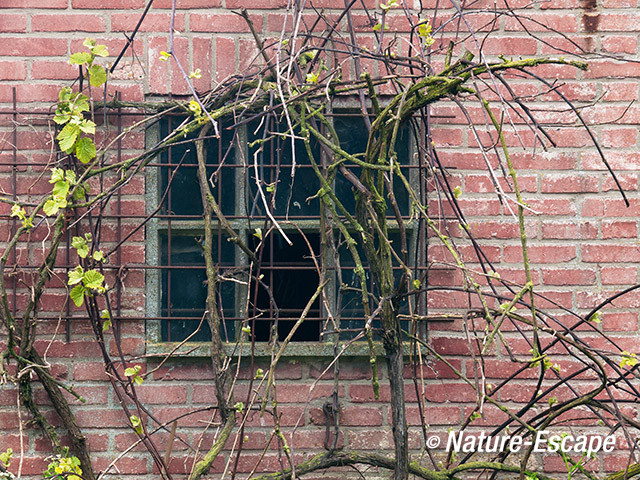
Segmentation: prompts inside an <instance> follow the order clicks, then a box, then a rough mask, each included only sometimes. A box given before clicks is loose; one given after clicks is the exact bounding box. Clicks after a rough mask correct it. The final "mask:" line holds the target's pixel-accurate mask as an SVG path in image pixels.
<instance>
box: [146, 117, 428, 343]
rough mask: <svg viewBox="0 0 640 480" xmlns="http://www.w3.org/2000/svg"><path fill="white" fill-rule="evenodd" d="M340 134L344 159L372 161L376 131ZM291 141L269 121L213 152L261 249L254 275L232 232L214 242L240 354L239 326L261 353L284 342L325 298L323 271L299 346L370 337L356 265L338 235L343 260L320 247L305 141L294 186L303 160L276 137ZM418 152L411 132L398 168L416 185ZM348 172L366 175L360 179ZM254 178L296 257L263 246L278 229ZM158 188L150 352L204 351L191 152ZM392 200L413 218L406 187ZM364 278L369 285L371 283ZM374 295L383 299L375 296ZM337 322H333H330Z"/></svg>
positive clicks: (419, 255) (170, 160) (276, 245)
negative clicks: (168, 348)
mask: <svg viewBox="0 0 640 480" xmlns="http://www.w3.org/2000/svg"><path fill="white" fill-rule="evenodd" d="M180 121H181V119H180V118H170V119H167V120H165V121H163V123H161V124H160V125H159V128H158V130H157V133H156V136H157V138H164V137H165V136H166V135H167V134H168V133H169V132H170V131H171V130H172V129H173V128H175V127H176V126H177V125H179V122H180ZM332 122H333V126H334V128H335V129H336V131H337V133H338V135H339V137H340V139H341V146H342V148H344V149H345V150H346V151H348V152H350V153H358V152H362V151H364V149H365V148H366V138H367V130H366V127H365V124H364V121H363V119H362V117H359V116H355V115H346V114H343V115H340V114H336V115H333V116H332ZM284 131H285V130H284V126H283V123H282V122H278V121H276V119H274V118H270V119H267V120H265V119H260V120H256V121H253V122H248V123H247V124H246V125H244V126H243V127H242V128H239V129H238V128H236V129H233V130H231V129H225V128H223V129H222V136H221V138H220V139H216V138H209V139H207V140H206V152H207V168H208V171H207V173H208V175H209V178H210V183H211V185H212V187H213V193H214V195H215V197H216V199H217V202H218V204H219V205H220V207H221V209H222V212H223V213H224V215H225V216H226V217H227V219H228V220H229V221H230V223H231V225H232V226H233V228H234V230H235V231H236V232H238V234H239V235H240V236H241V238H242V239H243V240H244V241H245V242H246V244H247V245H248V246H249V247H251V248H256V247H257V246H258V244H259V243H260V242H261V241H262V242H263V247H262V249H260V251H259V264H257V265H253V267H252V268H253V269H252V270H251V271H249V268H250V267H249V263H250V262H249V261H248V258H247V256H246V254H244V253H243V252H242V250H241V249H239V248H237V247H236V246H235V245H234V244H233V243H231V242H228V241H227V237H226V234H225V232H224V229H222V228H217V230H216V234H217V237H216V238H217V241H216V242H215V245H214V256H215V261H216V263H217V266H218V274H219V278H220V284H219V285H220V287H219V289H218V304H219V305H221V306H222V308H221V315H222V317H223V320H222V321H223V325H222V328H221V331H222V332H223V336H224V338H223V339H224V340H225V341H227V342H233V341H234V340H235V339H236V335H237V333H238V332H239V331H240V326H241V325H245V326H246V325H247V324H248V325H249V326H250V327H251V331H252V333H253V335H254V339H255V340H256V341H257V342H265V341H267V340H269V338H270V335H271V334H272V332H273V334H275V335H277V336H278V338H279V339H282V338H284V337H285V336H286V335H287V334H288V333H289V332H290V329H291V327H292V325H293V324H294V323H295V321H296V320H297V319H298V318H299V317H300V315H301V313H302V311H303V310H304V308H305V306H306V305H307V302H308V301H309V299H310V298H311V297H312V295H313V293H314V292H315V290H316V288H317V286H318V279H319V276H318V271H317V267H316V266H317V265H320V266H321V267H322V268H324V269H326V272H327V276H328V277H329V278H330V282H329V284H328V287H327V289H326V296H325V298H324V299H320V298H319V299H317V300H316V301H315V302H313V304H312V305H311V308H310V310H309V312H308V314H307V316H306V319H305V322H304V325H303V327H302V328H300V329H298V330H297V332H296V333H295V335H294V336H293V338H292V340H293V341H294V342H321V341H322V340H325V339H327V338H328V337H329V335H323V332H325V333H326V332H335V331H336V318H338V320H339V325H340V326H339V330H340V331H341V337H340V338H341V339H348V338H350V337H353V335H354V332H355V331H356V330H357V329H359V328H361V327H362V325H363V321H364V310H363V306H362V302H361V299H360V297H359V294H358V293H357V291H356V290H357V287H358V285H359V279H358V277H357V275H355V273H354V265H353V260H352V259H351V258H350V255H349V254H348V251H347V249H346V247H345V245H344V241H343V239H341V238H340V235H339V233H338V231H337V229H335V231H334V233H333V234H332V235H333V239H334V245H335V248H333V249H331V250H329V249H327V247H326V245H322V243H323V242H322V241H321V236H320V233H319V232H320V228H321V212H320V202H319V200H318V199H316V198H313V197H314V196H315V195H316V194H317V193H318V190H319V189H320V182H319V180H318V178H317V176H316V174H315V172H314V171H313V169H312V166H311V163H310V160H309V158H308V155H307V153H306V149H305V147H304V144H303V142H301V141H296V142H295V164H296V167H295V175H294V176H292V175H291V171H292V168H293V158H294V153H293V152H292V145H291V140H290V138H288V137H286V136H285V135H279V134H278V133H279V132H280V133H281V132H284ZM234 135H235V137H234ZM157 138H156V139H155V140H157ZM411 143H412V142H411V135H410V131H409V129H408V128H405V129H403V130H402V132H401V134H400V137H399V140H398V144H397V146H396V149H397V152H398V159H399V162H400V163H401V164H402V165H405V167H403V172H404V173H405V175H406V176H407V178H410V179H415V178H417V170H416V169H417V166H416V165H412V162H411V158H412V155H411V148H412V147H411ZM259 145H261V146H262V148H259ZM312 151H313V155H314V158H315V159H316V160H317V161H318V162H323V161H324V162H326V161H327V159H326V157H325V155H326V152H323V151H322V149H320V148H319V146H318V145H313V147H312ZM349 168H350V169H351V171H352V172H353V173H354V174H356V175H358V174H359V167H357V166H353V167H349ZM256 177H258V178H259V181H260V185H261V187H262V189H263V193H264V194H265V196H266V201H267V202H268V205H269V206H270V208H271V213H272V215H273V216H274V217H275V218H276V220H277V221H278V223H279V225H280V226H281V228H282V229H283V230H284V232H285V234H286V235H287V237H288V238H289V239H290V240H291V241H292V243H293V245H292V246H290V245H288V244H287V242H286V241H285V239H284V238H283V236H282V235H281V234H280V233H278V232H277V231H272V232H270V234H269V235H266V232H267V230H268V229H269V228H270V226H271V225H272V224H271V223H270V222H269V221H268V218H267V215H266V209H265V199H263V198H262V197H261V195H260V193H259V191H258V187H257V182H256ZM149 183H150V185H151V188H149V189H148V190H149V192H150V193H149V196H148V199H147V200H148V203H149V207H148V209H150V210H153V209H156V208H159V215H157V216H156V218H154V219H153V220H152V222H150V227H149V229H148V236H149V256H150V258H149V263H151V264H155V265H156V266H157V268H155V269H150V272H149V275H148V278H147V281H148V285H149V287H148V292H149V299H148V307H149V309H150V311H151V313H152V317H153V322H152V328H151V331H152V335H151V337H152V343H156V344H157V343H161V342H179V341H183V340H185V339H187V338H188V339H189V340H190V341H194V342H198V341H202V342H204V341H206V340H207V339H209V338H210V335H211V333H210V331H209V329H208V326H207V325H206V322H201V318H202V315H203V311H204V304H205V298H206V284H205V280H206V279H205V272H204V259H203V256H202V248H201V242H202V233H203V230H202V205H201V197H200V189H199V185H198V181H197V177H196V155H195V147H194V145H193V144H192V143H189V142H185V143H181V144H180V145H176V146H174V147H172V148H171V149H169V150H168V151H166V152H165V153H163V154H162V157H161V161H160V162H158V163H157V164H156V167H155V171H153V172H152V173H151V174H150V177H149ZM334 188H335V191H336V194H337V195H338V196H339V198H340V199H341V201H343V202H344V205H345V207H346V208H347V209H348V210H349V211H351V212H353V211H354V210H355V201H354V194H353V191H352V185H351V183H350V182H349V181H348V180H347V179H345V178H344V177H343V176H342V175H339V176H337V177H336V180H335V182H334ZM394 192H395V194H396V199H397V202H398V206H399V208H400V211H401V213H402V215H403V216H407V218H408V215H409V213H410V200H409V196H408V194H407V193H406V191H405V189H404V188H403V187H402V185H400V183H399V182H398V184H397V188H395V187H394ZM388 215H389V217H390V218H391V217H393V212H392V211H391V210H389V212H388ZM391 224H392V225H393V222H391ZM407 226H408V229H407V233H408V234H407V238H408V243H409V248H410V257H411V262H410V264H411V267H412V268H415V269H417V270H416V274H417V275H421V274H424V260H425V258H424V257H425V255H426V252H423V251H421V249H423V248H424V247H421V248H419V249H417V247H416V245H417V244H418V243H420V242H418V230H417V228H416V225H415V223H411V222H409V223H407ZM218 227H219V226H218ZM390 237H391V240H392V242H396V245H397V244H399V234H398V232H397V231H392V232H391V235H390ZM323 249H324V250H323ZM312 253H313V255H312ZM397 268H398V274H400V270H399V267H397ZM249 275H252V276H253V278H254V279H256V278H259V279H260V281H259V282H255V281H253V282H251V283H250V284H249V286H248V287H247V279H248V278H249V277H248V276H249ZM367 278H368V279H369V281H370V276H369V275H368V272H367ZM257 283H258V284H257ZM369 287H370V289H371V291H372V292H375V285H373V284H371V285H369ZM410 302H413V307H414V308H413V311H414V312H415V311H416V310H415V308H420V305H418V304H417V303H416V301H415V299H414V298H405V299H402V301H401V302H400V305H399V308H400V309H401V310H402V311H406V312H408V311H409V303H410ZM418 303H419V302H418ZM330 317H331V319H332V321H331V322H328V319H329V318H330ZM242 322H244V323H242ZM375 326H376V325H375V324H374V327H375ZM194 332H195V333H194Z"/></svg>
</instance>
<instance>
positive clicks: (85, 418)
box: [76, 408, 129, 428]
mask: <svg viewBox="0 0 640 480" xmlns="http://www.w3.org/2000/svg"><path fill="white" fill-rule="evenodd" d="M76 420H77V421H78V425H79V426H80V427H84V428H126V427H128V426H129V419H128V418H127V417H126V414H125V413H124V411H123V410H121V409H89V408H87V409H82V410H79V411H78V412H77V413H76Z"/></svg>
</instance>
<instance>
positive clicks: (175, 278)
mask: <svg viewBox="0 0 640 480" xmlns="http://www.w3.org/2000/svg"><path fill="white" fill-rule="evenodd" d="M214 240H215V239H214ZM201 241H202V237H201V235H176V234H172V236H171V242H169V238H168V236H167V235H166V234H165V235H162V236H161V250H160V251H161V258H160V261H161V265H162V266H165V267H169V268H163V269H162V295H161V299H162V300H161V301H162V308H161V312H162V316H163V317H173V318H170V319H168V320H163V321H162V339H163V340H166V341H172V342H177V341H181V340H184V339H185V338H187V337H188V336H189V335H190V334H191V333H193V332H194V331H195V330H196V328H197V327H198V324H199V323H200V319H201V318H202V315H203V313H204V311H205V303H206V299H207V283H206V273H205V269H204V257H203V251H202V247H201V243H200V242H201ZM220 245H221V248H222V255H219V253H218V242H217V241H214V244H213V258H214V261H215V262H219V264H220V265H224V264H226V265H234V264H235V253H234V247H233V244H230V243H229V242H227V241H226V238H224V237H223V238H221V242H220ZM218 302H222V311H223V313H224V315H225V316H228V317H232V316H233V312H234V304H235V288H234V284H233V283H230V282H223V283H221V284H220V286H219V298H218ZM191 318H193V320H191ZM226 323H227V324H228V325H226V326H224V325H223V328H222V329H223V331H224V330H225V327H226V331H227V332H230V333H229V335H230V336H231V335H233V334H234V326H233V322H232V321H230V322H226ZM210 339H211V331H210V330H209V326H208V325H207V323H206V322H204V323H203V325H202V327H201V329H200V331H199V332H198V333H197V334H195V335H194V336H193V337H192V338H191V340H192V341H206V340H210Z"/></svg>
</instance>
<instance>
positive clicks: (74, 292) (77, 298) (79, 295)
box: [69, 285, 86, 307]
mask: <svg viewBox="0 0 640 480" xmlns="http://www.w3.org/2000/svg"><path fill="white" fill-rule="evenodd" d="M85 291H86V289H85V288H84V287H83V286H82V285H76V286H75V287H73V288H72V289H71V291H70V292H69V296H70V297H71V300H72V301H73V303H75V305H76V307H81V306H82V304H83V303H84V292H85Z"/></svg>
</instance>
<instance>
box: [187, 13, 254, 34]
mask: <svg viewBox="0 0 640 480" xmlns="http://www.w3.org/2000/svg"><path fill="white" fill-rule="evenodd" d="M249 18H250V20H251V22H252V23H253V25H254V27H255V28H256V30H257V31H262V16H258V15H251V16H250V17H249ZM189 25H190V27H191V30H192V31H193V32H208V33H209V32H211V33H235V32H244V31H246V30H247V28H248V27H247V22H246V21H245V19H244V18H242V17H241V16H240V15H236V14H233V13H192V14H191V16H190V23H189Z"/></svg>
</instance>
